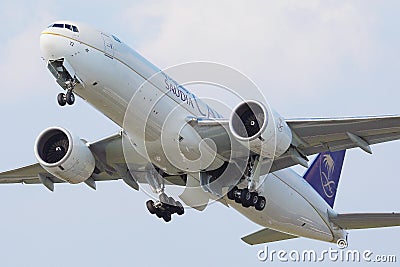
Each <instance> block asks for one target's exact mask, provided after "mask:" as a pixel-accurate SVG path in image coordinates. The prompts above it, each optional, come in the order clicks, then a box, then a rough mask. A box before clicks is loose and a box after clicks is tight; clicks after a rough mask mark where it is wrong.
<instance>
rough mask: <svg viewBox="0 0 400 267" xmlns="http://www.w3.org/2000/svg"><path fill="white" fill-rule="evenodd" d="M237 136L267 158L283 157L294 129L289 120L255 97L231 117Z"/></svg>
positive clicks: (234, 134)
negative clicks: (288, 123)
mask: <svg viewBox="0 0 400 267" xmlns="http://www.w3.org/2000/svg"><path fill="white" fill-rule="evenodd" d="M229 128H230V131H231V133H232V134H233V136H234V137H235V138H236V139H237V140H239V141H240V142H241V143H242V144H243V145H245V146H247V147H248V148H249V149H250V150H251V151H253V152H255V153H257V154H259V155H261V156H263V157H269V158H273V157H279V156H280V155H282V154H283V153H285V152H286V150H287V149H288V148H289V146H290V144H291V142H292V131H291V130H290V128H289V126H288V125H287V124H286V122H285V119H284V118H283V117H282V116H280V115H279V114H278V113H277V112H275V111H274V110H272V109H267V108H266V107H265V105H263V104H262V103H260V102H258V101H255V100H247V101H244V102H241V103H239V104H238V105H237V106H236V107H235V108H234V109H233V112H232V114H231V117H230V121H229Z"/></svg>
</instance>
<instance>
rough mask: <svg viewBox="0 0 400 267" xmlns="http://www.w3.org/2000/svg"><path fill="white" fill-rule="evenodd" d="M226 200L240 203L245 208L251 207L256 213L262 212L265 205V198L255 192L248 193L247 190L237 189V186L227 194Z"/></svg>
mask: <svg viewBox="0 0 400 267" xmlns="http://www.w3.org/2000/svg"><path fill="white" fill-rule="evenodd" d="M228 198H229V199H230V200H235V202H236V203H241V204H242V206H243V207H245V208H248V207H252V206H253V207H255V208H256V210H258V211H261V210H263V209H264V208H265V205H266V204H267V201H266V199H265V197H263V196H260V195H258V193H257V192H250V191H249V190H248V189H247V188H244V189H238V187H237V186H235V187H233V188H232V190H230V191H229V192H228Z"/></svg>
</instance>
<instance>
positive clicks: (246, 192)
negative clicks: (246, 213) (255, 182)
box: [240, 188, 251, 208]
mask: <svg viewBox="0 0 400 267" xmlns="http://www.w3.org/2000/svg"><path fill="white" fill-rule="evenodd" d="M250 195H251V194H250V192H249V189H247V188H244V189H242V193H241V194H240V200H241V202H242V206H243V207H245V208H248V207H250V204H249V201H250ZM247 197H248V199H247Z"/></svg>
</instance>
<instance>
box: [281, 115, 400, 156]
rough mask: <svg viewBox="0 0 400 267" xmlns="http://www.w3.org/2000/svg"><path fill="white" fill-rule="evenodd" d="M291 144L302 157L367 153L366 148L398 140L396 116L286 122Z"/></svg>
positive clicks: (399, 129)
mask: <svg viewBox="0 0 400 267" xmlns="http://www.w3.org/2000/svg"><path fill="white" fill-rule="evenodd" d="M286 122H287V124H288V125H289V127H290V128H291V130H292V132H293V140H294V145H295V146H296V147H297V148H298V149H300V151H301V152H303V153H304V154H305V155H312V154H316V153H320V152H324V151H338V150H344V149H349V148H353V147H360V148H361V149H363V150H365V151H367V152H371V151H370V148H369V145H373V144H378V143H384V142H388V141H393V140H397V139H400V116H381V117H356V118H332V119H292V120H287V121H286Z"/></svg>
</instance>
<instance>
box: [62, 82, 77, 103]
mask: <svg viewBox="0 0 400 267" xmlns="http://www.w3.org/2000/svg"><path fill="white" fill-rule="evenodd" d="M75 84H76V82H75V81H70V80H68V81H66V82H65V86H66V88H67V93H66V94H64V93H60V94H58V96H57V102H58V104H59V105H60V106H65V104H68V105H73V104H74V103H75V95H74V93H73V90H74V87H75Z"/></svg>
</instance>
